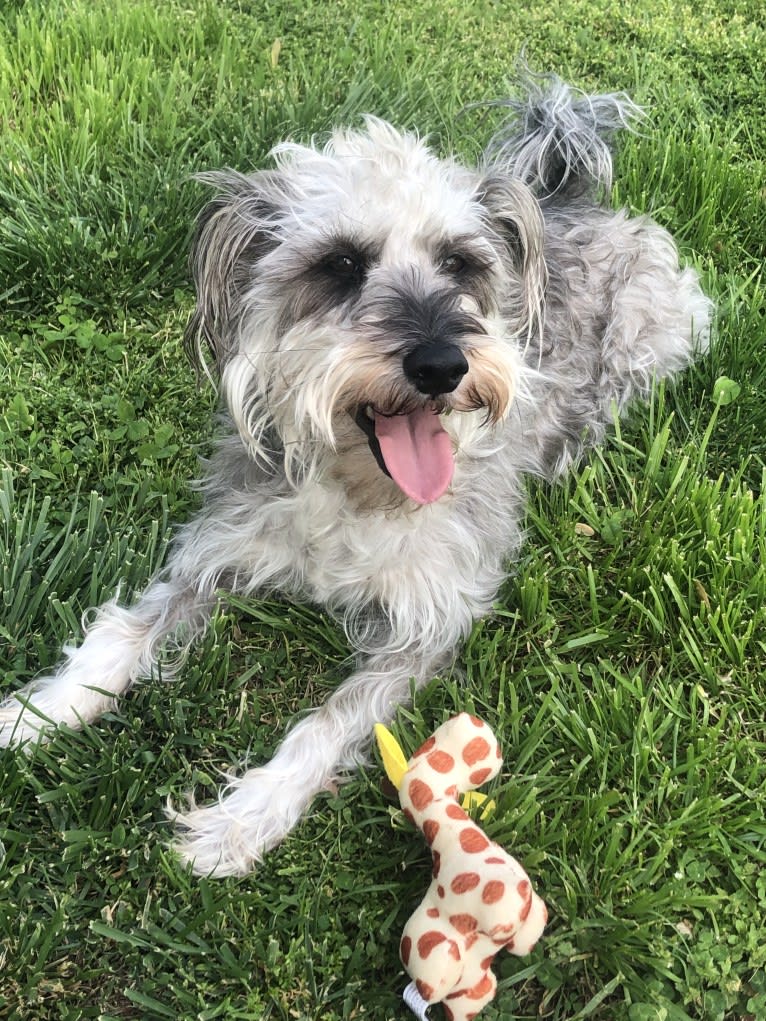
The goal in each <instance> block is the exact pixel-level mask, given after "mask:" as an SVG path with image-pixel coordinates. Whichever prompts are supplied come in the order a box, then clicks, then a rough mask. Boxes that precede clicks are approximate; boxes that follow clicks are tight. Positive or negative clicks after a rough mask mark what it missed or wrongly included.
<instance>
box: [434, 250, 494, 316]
mask: <svg viewBox="0 0 766 1021" xmlns="http://www.w3.org/2000/svg"><path fill="white" fill-rule="evenodd" d="M471 241H472V239H465V238H451V239H445V240H444V241H442V242H441V244H440V245H439V247H438V249H437V252H436V267H437V269H438V270H439V272H440V273H441V275H442V276H443V277H445V278H446V279H448V280H450V281H452V282H453V283H454V285H455V286H456V288H457V290H458V291H459V292H460V293H461V294H466V295H469V296H470V297H472V298H474V299H475V300H476V302H477V304H478V306H479V309H480V311H481V313H482V314H483V315H486V314H487V313H488V312H489V310H490V308H491V307H492V304H493V300H494V297H493V296H494V283H493V276H492V266H493V260H492V259H491V258H490V257H489V256H488V255H487V254H486V253H484V252H481V251H477V249H476V245H475V242H474V243H473V244H472V243H471Z"/></svg>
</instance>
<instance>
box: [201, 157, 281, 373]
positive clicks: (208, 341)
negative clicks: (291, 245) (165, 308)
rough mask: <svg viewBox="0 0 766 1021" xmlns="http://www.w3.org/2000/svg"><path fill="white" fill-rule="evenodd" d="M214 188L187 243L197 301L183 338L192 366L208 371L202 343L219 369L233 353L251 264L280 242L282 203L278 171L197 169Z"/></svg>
mask: <svg viewBox="0 0 766 1021" xmlns="http://www.w3.org/2000/svg"><path fill="white" fill-rule="evenodd" d="M197 180H201V181H203V182H204V183H205V184H210V185H212V186H213V187H215V188H217V189H218V194H217V195H216V196H215V197H214V198H212V199H211V200H210V201H209V202H208V204H207V205H206V206H205V207H204V208H203V210H202V212H201V213H200V215H199V217H198V219H197V224H196V229H195V232H194V236H193V239H192V245H191V254H190V259H189V263H190V267H191V273H192V278H193V280H194V286H195V289H196V291H197V306H196V308H195V310H194V314H193V316H192V318H191V319H190V320H189V324H188V326H187V327H186V331H185V334H184V342H185V345H186V349H187V351H188V352H189V356H190V358H191V360H192V362H193V363H194V365H195V367H196V369H197V371H198V372H199V371H205V372H207V371H208V370H207V362H206V359H205V355H204V348H205V347H207V349H208V350H209V352H210V354H212V356H213V359H214V360H215V364H216V367H217V368H218V370H219V371H220V370H221V369H222V368H223V366H224V365H225V364H226V361H227V360H228V358H229V356H230V355H231V354H232V353H233V351H232V344H233V342H234V339H235V338H234V333H235V329H234V327H235V325H236V321H237V317H238V314H239V312H240V310H241V299H242V298H243V297H244V295H245V294H246V293H247V290H248V288H249V286H250V284H251V283H252V280H253V272H254V267H255V265H256V264H257V263H258V261H259V260H260V259H262V258H263V256H264V255H266V253H267V252H269V251H271V249H273V248H274V247H276V245H277V244H278V243H279V242H278V238H277V234H276V223H277V220H278V216H279V211H280V209H281V208H282V206H283V203H284V192H283V187H282V180H281V175H280V174H279V173H278V172H277V171H262V172H260V173H256V174H253V175H251V176H246V175H244V174H239V173H237V172H236V171H233V170H225V171H219V172H215V173H209V174H200V175H198V177H197Z"/></svg>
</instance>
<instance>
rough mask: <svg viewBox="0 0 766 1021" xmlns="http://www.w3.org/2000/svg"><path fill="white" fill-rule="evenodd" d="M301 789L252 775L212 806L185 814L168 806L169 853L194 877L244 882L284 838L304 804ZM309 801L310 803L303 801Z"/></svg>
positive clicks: (259, 772)
mask: <svg viewBox="0 0 766 1021" xmlns="http://www.w3.org/2000/svg"><path fill="white" fill-rule="evenodd" d="M305 794H306V792H305V789H301V788H300V787H299V786H298V787H294V788H291V784H290V783H289V782H280V778H278V777H274V776H273V775H271V774H270V771H269V768H268V766H267V767H265V768H263V769H252V770H250V771H249V772H248V773H246V774H245V775H244V776H243V777H242V778H241V779H239V780H235V781H233V783H232V784H231V785H230V786H229V787H228V788H226V789H225V790H224V791H223V792H222V794H221V797H220V798H219V800H218V802H217V803H216V804H213V805H209V806H207V807H206V808H198V807H197V806H196V803H195V802H194V800H193V798H192V799H190V808H189V810H188V811H185V812H183V811H178V810H176V809H175V808H174V807H173V805H172V804H171V803H170V802H168V806H167V813H168V816H169V817H170V819H171V820H172V821H173V822H174V823H175V825H176V826H177V827H178V829H179V831H180V832H179V835H178V837H177V838H176V840H175V841H174V842H173V849H174V850H175V852H176V854H177V855H178V856H179V857H180V858H181V860H182V861H184V862H186V863H190V864H191V866H192V869H193V870H194V872H196V873H197V875H200V876H209V875H214V876H244V875H246V874H247V873H248V872H251V871H252V869H253V868H254V867H255V866H256V865H257V864H258V862H260V861H262V860H263V856H264V855H265V854H266V853H267V852H268V851H270V850H271V849H272V848H274V847H276V846H277V844H279V843H281V841H282V840H283V839H284V838H285V837H286V836H287V834H288V833H289V832H290V830H291V829H292V828H293V826H295V824H296V822H297V821H298V820H299V819H300V817H301V815H302V813H303V810H304V808H305V807H306V804H307V799H306V797H305ZM308 800H310V799H308Z"/></svg>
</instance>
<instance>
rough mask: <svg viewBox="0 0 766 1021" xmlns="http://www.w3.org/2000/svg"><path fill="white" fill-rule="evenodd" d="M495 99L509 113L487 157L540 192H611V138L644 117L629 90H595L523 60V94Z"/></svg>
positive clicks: (545, 194)
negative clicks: (535, 68)
mask: <svg viewBox="0 0 766 1021" xmlns="http://www.w3.org/2000/svg"><path fill="white" fill-rule="evenodd" d="M492 105H493V106H503V107H505V108H506V109H507V110H508V111H509V113H510V117H509V118H508V120H507V121H506V123H505V124H503V126H502V127H501V128H500V129H499V131H497V132H496V134H495V135H494V136H493V137H492V139H491V140H490V142H489V145H488V146H487V150H486V154H485V155H486V159H487V162H488V163H489V164H490V165H492V166H496V167H497V166H499V167H501V168H503V169H504V170H506V171H509V172H510V173H512V174H513V175H514V177H518V178H521V180H522V181H524V182H525V183H526V184H528V185H529V186H530V187H531V188H532V189H533V190H534V191H535V192H536V193H537V195H538V197H540V198H547V197H551V196H556V197H563V196H566V197H567V198H571V197H573V196H577V195H582V194H586V193H591V194H593V193H599V192H600V193H602V194H608V192H609V190H610V188H611V186H612V149H611V142H612V139H613V137H614V135H615V134H616V133H617V132H618V131H620V130H622V129H624V128H627V129H631V128H632V124H633V122H635V121H638V120H640V119H642V118H643V117H644V111H643V110H642V109H641V107H639V106H637V105H636V104H635V103H634V102H633V101H632V100H631V99H630V97H629V96H627V95H626V94H625V93H624V92H612V93H608V94H604V95H597V96H591V95H588V94H587V93H584V92H581V91H579V90H578V89H574V88H572V87H571V86H569V85H567V84H565V83H564V82H563V81H562V80H561V79H560V78H558V77H557V76H556V75H554V74H535V73H533V72H532V71H530V70H529V69H528V68H526V67H524V66H522V68H521V70H520V72H519V95H517V96H512V97H511V98H509V99H502V100H497V101H496V102H495V103H493V104H492Z"/></svg>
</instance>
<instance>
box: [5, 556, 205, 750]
mask: <svg viewBox="0 0 766 1021" xmlns="http://www.w3.org/2000/svg"><path fill="white" fill-rule="evenodd" d="M214 606H215V597H214V592H213V590H212V589H209V588H206V587H203V586H201V585H200V584H199V583H195V584H192V583H191V582H189V581H187V580H186V579H185V578H184V577H183V576H182V575H181V574H179V573H178V572H168V575H167V578H166V579H164V580H156V581H154V582H152V583H151V584H150V585H149V587H148V588H147V589H146V591H145V592H144V593H143V594H142V595H141V596H140V597H139V599H138V601H137V602H136V603H135V604H134V605H133V606H131V607H125V606H120V604H119V603H118V602H117V600H116V599H114V600H112V601H111V602H108V603H105V604H104V605H103V606H101V607H100V608H99V609H98V610H95V611H93V615H92V620H91V621H90V623H89V625H88V627H87V628H86V631H85V638H84V640H83V642H82V644H81V645H80V646H79V647H78V648H65V650H64V652H65V658H64V660H63V662H62V663H61V664H60V665H59V667H58V669H57V670H56V671H55V672H54V673H52V674H49V675H47V676H43V677H38V678H36V679H35V680H34V681H32V682H31V684H28V685H26V686H25V687H23V688H21V689H20V690H19V691H16V692H14V693H13V694H12V695H10V696H9V697H8V698H6V699H5V701H3V702H2V703H0V747H6V746H8V745H11V744H19V743H21V742H23V741H31V740H35V739H36V738H38V737H39V736H40V735H41V734H45V732H46V731H49V730H50V729H51V728H53V727H55V726H56V725H57V724H60V723H66V724H68V725H69V726H70V727H75V728H79V727H81V726H83V725H84V724H87V723H91V722H93V721H94V720H96V719H98V717H99V716H101V715H102V713H104V712H106V711H107V710H109V709H111V708H112V707H113V706H114V705H115V703H116V701H117V698H118V697H119V696H120V695H122V694H124V693H125V692H126V691H127V689H128V688H129V687H130V685H131V684H132V683H133V681H135V680H136V679H137V678H138V677H148V676H149V675H150V674H151V673H152V670H153V668H154V667H155V666H156V664H157V661H158V658H159V653H160V650H161V648H162V646H163V643H164V642H165V641H166V639H167V638H168V636H169V635H171V634H174V633H175V635H176V637H177V642H176V651H177V652H178V659H179V660H180V658H181V657H182V655H183V652H184V651H185V649H186V648H187V647H188V646H189V645H190V644H191V642H192V641H193V640H194V638H195V637H196V636H197V635H198V634H199V633H200V632H202V631H204V629H205V628H206V626H207V623H208V621H209V618H210V613H211V611H212V609H213V608H214ZM171 673H172V664H171V665H169V666H168V668H167V669H166V671H165V675H166V676H169V675H170V674H171Z"/></svg>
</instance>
